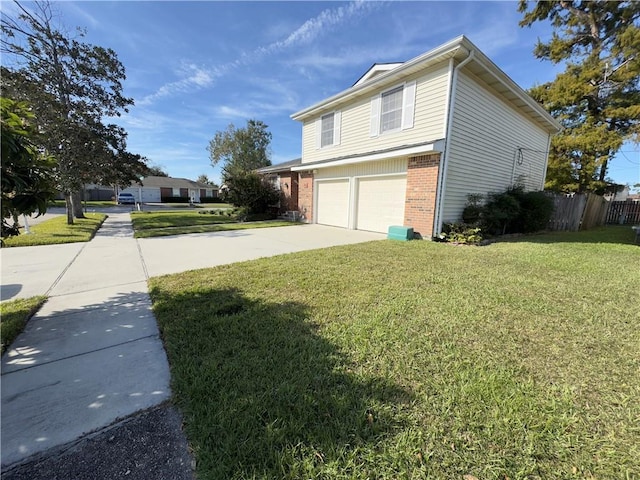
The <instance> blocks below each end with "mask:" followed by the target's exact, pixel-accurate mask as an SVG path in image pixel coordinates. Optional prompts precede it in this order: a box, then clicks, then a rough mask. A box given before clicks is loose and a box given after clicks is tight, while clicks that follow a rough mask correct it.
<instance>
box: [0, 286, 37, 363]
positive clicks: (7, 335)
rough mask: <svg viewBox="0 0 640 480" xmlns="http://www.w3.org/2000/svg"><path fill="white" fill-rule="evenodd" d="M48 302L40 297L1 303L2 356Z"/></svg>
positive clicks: (0, 339)
mask: <svg viewBox="0 0 640 480" xmlns="http://www.w3.org/2000/svg"><path fill="white" fill-rule="evenodd" d="M46 300H47V297H44V296H38V297H31V298H26V299H18V300H11V301H8V302H2V303H0V342H1V344H2V345H1V350H2V352H1V353H2V354H4V352H5V350H6V349H7V348H8V347H9V346H10V345H11V343H12V342H13V341H14V340H15V338H16V337H17V336H18V335H19V334H20V333H21V332H22V330H24V327H25V325H26V324H27V320H29V319H30V318H31V317H32V316H33V315H34V314H35V313H36V312H37V311H38V310H39V309H40V307H41V306H42V304H43V303H44V302H45V301H46Z"/></svg>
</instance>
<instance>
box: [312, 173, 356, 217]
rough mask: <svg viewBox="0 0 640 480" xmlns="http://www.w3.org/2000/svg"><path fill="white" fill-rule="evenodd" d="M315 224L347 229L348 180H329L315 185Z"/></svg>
mask: <svg viewBox="0 0 640 480" xmlns="http://www.w3.org/2000/svg"><path fill="white" fill-rule="evenodd" d="M317 188H318V197H317V198H318V211H317V216H318V218H317V223H320V224H322V225H332V226H336V227H343V228H348V227H349V180H347V179H342V180H331V181H322V182H318V183H317Z"/></svg>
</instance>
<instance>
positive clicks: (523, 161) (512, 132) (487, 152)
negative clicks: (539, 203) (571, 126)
mask: <svg viewBox="0 0 640 480" xmlns="http://www.w3.org/2000/svg"><path fill="white" fill-rule="evenodd" d="M291 117H292V118H293V119H294V120H297V121H300V122H302V159H301V162H300V164H299V165H294V166H291V167H289V168H290V171H291V174H292V176H294V175H295V177H296V178H295V180H296V183H297V185H298V191H297V195H298V199H297V205H298V208H299V210H300V212H301V214H302V215H303V218H305V220H306V221H307V222H313V223H320V224H325V225H334V226H338V227H344V228H350V229H359V230H370V231H376V232H387V230H388V227H389V226H392V225H404V226H408V227H413V228H414V231H416V232H419V233H420V234H421V235H422V236H423V237H424V238H431V237H432V236H435V235H437V234H438V233H440V232H441V230H442V226H443V224H444V223H447V222H452V221H459V220H460V218H461V214H462V210H463V209H464V207H465V204H466V202H467V195H469V194H472V193H479V194H485V193H487V192H491V191H500V190H503V189H505V188H506V187H508V186H509V185H513V184H514V183H516V182H520V183H523V184H524V185H525V187H526V189H528V190H541V189H542V188H543V187H544V179H545V174H546V168H547V156H548V150H549V143H550V141H551V136H552V135H553V134H554V133H556V132H557V131H558V130H559V129H560V125H559V124H558V123H557V122H556V121H555V120H554V119H553V118H552V117H551V116H550V115H549V114H548V113H547V112H546V111H545V110H544V109H543V108H542V107H541V106H540V105H539V104H538V103H537V102H535V101H534V100H533V99H532V98H531V97H530V96H529V95H528V94H527V93H526V92H525V91H524V90H523V89H522V88H520V87H519V86H518V85H516V83H515V82H514V81H513V80H511V79H510V78H509V77H508V76H507V75H506V74H505V73H504V72H503V71H502V70H500V69H499V68H498V67H497V66H496V65H495V64H494V63H493V62H492V61H491V60H490V59H489V58H488V57H487V56H486V55H484V54H483V53H482V52H481V51H480V50H479V49H478V47H476V46H475V45H474V44H473V43H472V42H471V41H469V40H468V39H467V38H466V37H464V36H460V37H458V38H456V39H454V40H451V41H450V42H448V43H445V44H444V45H441V46H439V47H437V48H435V49H433V50H430V51H428V52H426V53H424V54H422V55H420V56H418V57H416V58H414V59H412V60H409V61H407V62H405V63H394V64H377V65H374V66H372V67H371V68H370V69H369V71H367V72H366V73H365V74H364V75H363V76H362V77H361V78H360V79H359V80H358V81H357V82H356V83H355V84H354V85H353V86H352V87H351V88H348V89H347V90H344V91H343V92H340V93H338V94H336V95H334V96H332V97H329V98H327V99H325V100H322V101H320V102H318V103H316V104H315V105H312V106H310V107H308V108H305V109H304V110H301V111H299V112H297V113H295V114H293V115H292V116H291ZM283 178H284V176H283ZM289 182H291V183H293V179H292V178H291V177H289Z"/></svg>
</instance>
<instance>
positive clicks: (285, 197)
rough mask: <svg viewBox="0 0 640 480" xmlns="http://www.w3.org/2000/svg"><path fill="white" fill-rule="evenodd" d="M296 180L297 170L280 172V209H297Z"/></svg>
mask: <svg viewBox="0 0 640 480" xmlns="http://www.w3.org/2000/svg"><path fill="white" fill-rule="evenodd" d="M298 182H299V180H298V173H297V172H287V173H281V174H280V195H281V198H280V211H282V212H288V211H296V210H298Z"/></svg>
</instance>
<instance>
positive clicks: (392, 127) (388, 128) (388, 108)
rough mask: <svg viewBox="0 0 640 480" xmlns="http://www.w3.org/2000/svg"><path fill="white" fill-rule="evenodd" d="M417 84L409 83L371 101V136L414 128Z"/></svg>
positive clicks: (383, 93)
mask: <svg viewBox="0 0 640 480" xmlns="http://www.w3.org/2000/svg"><path fill="white" fill-rule="evenodd" d="M415 103H416V82H408V83H405V84H403V85H399V86H396V87H394V88H392V89H391V90H387V91H385V92H382V93H381V94H379V95H376V96H375V97H373V98H372V99H371V130H370V135H371V136H372V137H377V136H378V135H380V134H382V133H386V132H394V131H398V130H406V129H408V128H413V117H414V113H415Z"/></svg>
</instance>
